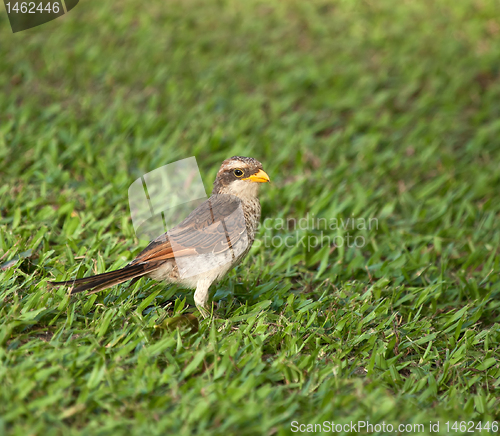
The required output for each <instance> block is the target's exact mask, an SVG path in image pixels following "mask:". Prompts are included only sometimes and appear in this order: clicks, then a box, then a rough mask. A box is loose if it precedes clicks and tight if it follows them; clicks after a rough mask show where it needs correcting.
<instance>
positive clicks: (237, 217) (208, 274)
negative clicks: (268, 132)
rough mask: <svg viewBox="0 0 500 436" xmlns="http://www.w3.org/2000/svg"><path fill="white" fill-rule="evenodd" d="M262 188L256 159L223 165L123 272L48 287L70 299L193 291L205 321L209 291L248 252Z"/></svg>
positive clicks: (264, 179)
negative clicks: (171, 288)
mask: <svg viewBox="0 0 500 436" xmlns="http://www.w3.org/2000/svg"><path fill="white" fill-rule="evenodd" d="M266 182H270V178H269V176H268V174H267V173H266V172H265V171H264V169H263V167H262V164H261V163H260V162H259V161H258V160H257V159H254V158H251V157H244V156H233V157H231V158H229V159H226V160H225V161H224V162H222V165H221V166H220V169H219V171H218V172H217V176H216V178H215V181H214V184H213V189H212V193H211V196H210V197H209V198H208V199H207V200H205V201H204V202H203V203H202V204H200V205H199V206H198V207H197V208H196V209H194V210H193V211H192V212H191V213H190V214H189V215H188V216H187V217H186V218H185V219H184V220H183V221H182V222H180V223H179V224H178V225H176V226H174V227H172V228H171V229H170V230H169V231H167V232H165V233H163V234H161V235H160V236H158V237H156V238H154V239H153V240H151V242H150V243H149V244H148V245H147V247H146V248H145V249H144V250H143V251H142V252H140V253H139V254H138V255H137V256H136V257H135V258H134V259H133V260H132V261H131V262H130V263H128V264H127V265H126V266H125V267H123V268H121V269H118V270H115V271H110V272H105V273H103V274H98V275H94V276H90V277H86V278H81V279H74V280H67V281H61V282H50V285H51V286H71V287H72V288H71V291H70V293H71V294H76V293H79V292H84V291H89V293H95V292H100V291H102V290H105V289H108V288H110V287H112V286H114V285H117V284H120V283H124V282H127V281H129V280H132V284H133V283H135V282H136V281H137V280H139V279H140V278H141V277H148V278H151V279H153V280H157V281H165V282H167V283H171V284H174V283H175V284H178V285H180V286H181V287H185V288H188V289H195V293H194V302H195V305H196V307H197V309H198V310H199V312H200V314H201V315H202V316H203V317H204V318H207V317H209V316H210V310H209V306H208V299H209V288H210V286H211V285H212V284H214V283H217V282H218V281H220V280H221V279H222V278H223V277H224V276H225V275H226V273H227V272H228V271H229V270H231V269H232V268H233V267H234V266H236V265H237V264H238V263H240V262H241V260H242V259H243V258H244V257H245V256H246V255H247V254H248V251H249V250H250V248H251V247H252V244H253V242H254V240H255V235H256V231H257V227H258V224H259V221H260V215H261V206H260V202H259V198H258V193H259V186H260V184H261V183H266Z"/></svg>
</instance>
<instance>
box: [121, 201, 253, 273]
mask: <svg viewBox="0 0 500 436" xmlns="http://www.w3.org/2000/svg"><path fill="white" fill-rule="evenodd" d="M244 235H246V225H245V219H244V216H243V209H242V206H241V201H240V200H239V199H238V198H237V197H235V196H232V195H214V196H212V197H210V198H209V199H208V200H207V201H205V202H204V203H202V204H201V205H200V206H199V207H197V208H196V209H195V210H194V211H193V212H191V213H190V214H189V215H188V217H187V218H186V219H185V220H184V221H182V222H181V223H180V224H179V225H178V226H176V227H174V228H173V229H172V230H170V231H168V232H167V233H164V234H163V235H160V236H159V237H157V238H156V239H154V240H153V241H151V242H150V243H149V245H148V246H147V247H146V248H145V249H144V250H143V251H142V252H141V253H140V254H139V255H138V256H137V257H136V258H135V259H134V260H133V261H132V262H131V263H130V264H129V265H135V264H138V263H144V262H152V261H154V262H157V261H164V260H167V259H172V258H174V257H184V256H193V255H198V254H204V253H214V254H216V253H221V252H223V251H225V250H228V249H230V248H231V247H232V246H234V244H235V243H236V242H237V241H239V240H240V239H241V238H242V237H243V236H244Z"/></svg>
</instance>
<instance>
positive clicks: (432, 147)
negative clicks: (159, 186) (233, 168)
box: [0, 0, 500, 436]
mask: <svg viewBox="0 0 500 436" xmlns="http://www.w3.org/2000/svg"><path fill="white" fill-rule="evenodd" d="M499 17H500V4H499V3H497V2H494V1H487V0H461V1H452V0H443V1H440V2H434V1H430V0H422V1H418V2H416V1H415V2H410V1H407V2H402V1H398V0H377V1H358V0H352V1H341V0H338V1H327V0H307V1H303V0H300V1H299V0H280V1H278V0H268V1H266V2H264V1H259V0H248V1H238V0H220V1H216V0H182V1H180V0H172V1H169V2H162V1H150V2H138V1H131V0H121V1H119V2H118V1H115V2H97V1H82V2H80V4H79V5H78V6H77V7H76V8H75V9H74V10H73V11H71V12H70V13H69V14H68V15H67V16H65V17H63V18H60V19H57V20H55V21H52V22H50V23H48V24H45V25H43V26H40V27H37V28H34V29H31V30H27V31H25V32H20V33H16V34H12V33H11V30H10V27H9V23H8V20H7V16H6V14H5V13H4V14H2V15H1V17H0V64H1V70H0V180H1V184H0V258H1V260H0V264H1V265H3V267H2V270H1V271H0V434H9V435H10V434H12V435H23V436H24V435H35V434H36V435H72V434H75V435H76V434H87V435H105V434H113V435H117V434H127V435H141V436H142V435H149V434H161V435H167V434H168V435H170V434H176V435H189V434H192V433H193V432H197V433H199V434H203V435H211V434H212V435H221V434H238V435H274V434H277V435H283V434H290V433H294V432H293V429H294V427H293V426H292V425H291V423H292V422H293V421H296V422H297V425H299V424H322V423H323V422H324V421H329V422H331V421H333V422H335V423H341V424H345V423H350V422H358V421H365V422H366V421H369V422H370V423H371V424H376V423H383V422H384V423H386V424H392V425H394V427H395V428H396V427H397V426H398V425H399V424H410V425H414V424H424V425H425V428H424V430H423V431H421V429H418V427H416V429H417V431H415V432H413V433H412V434H416V433H419V434H427V433H429V432H430V430H429V425H430V421H432V423H434V424H435V423H437V422H438V421H439V423H440V432H441V433H446V432H447V431H446V430H447V427H446V422H450V426H451V425H452V424H453V422H455V421H473V422H474V423H478V422H482V423H483V425H484V424H485V423H487V422H489V423H491V422H492V421H493V420H494V419H495V418H497V419H498V418H499V417H500V412H499V411H500V399H499V396H500V365H499V360H498V359H499V358H498V356H499V349H500V279H499V275H498V271H499V262H500V229H499V217H500V200H499V191H500V170H499V164H500V44H499V39H500V18H499ZM232 155H247V156H253V157H255V158H257V159H259V160H261V161H262V162H263V164H264V168H265V169H266V171H267V172H268V174H269V175H270V176H271V179H272V184H270V185H268V186H264V187H263V189H262V190H261V201H262V206H263V216H262V221H263V222H265V224H266V225H265V226H262V227H261V229H260V233H259V239H260V241H261V243H260V244H256V245H255V246H254V247H253V248H252V251H251V252H250V255H249V256H248V258H247V259H246V261H245V262H244V263H243V264H241V265H240V266H239V267H238V268H236V269H235V270H234V271H232V272H231V273H230V274H229V276H228V277H227V278H226V279H225V280H224V281H223V282H222V283H220V284H219V285H218V286H217V287H216V288H214V289H213V292H212V296H213V299H214V300H217V301H218V302H219V305H218V309H217V310H216V316H215V317H214V318H213V319H209V320H200V324H199V329H198V331H195V330H196V329H195V330H189V329H187V328H184V329H177V330H172V329H170V330H168V329H166V328H163V327H162V326H165V323H168V322H169V319H170V318H171V317H173V316H176V315H179V314H181V313H184V314H187V313H191V312H193V313H195V311H194V308H193V297H192V292H185V291H183V290H182V289H177V288H174V287H167V286H165V285H162V284H158V283H155V282H151V281H148V280H141V281H139V282H138V283H137V284H135V285H134V286H133V287H131V288H127V286H123V285H122V286H117V287H115V288H112V289H110V290H107V291H104V292H101V293H99V294H96V295H92V296H85V295H78V296H76V297H72V298H70V297H69V296H68V295H67V289H66V288H58V289H49V288H48V286H47V282H48V281H51V280H54V279H60V280H64V279H70V278H73V277H77V276H78V277H83V276H86V275H90V274H93V273H96V272H104V271H106V270H111V269H115V268H118V267H121V266H124V265H125V264H126V263H127V261H128V260H130V259H131V258H132V257H133V256H135V255H136V254H138V252H139V251H140V250H141V248H142V247H143V246H144V244H142V245H141V244H140V243H139V241H138V240H137V239H136V237H135V234H134V230H133V227H132V223H131V220H130V215H129V209H128V198H127V190H128V187H129V185H130V184H131V183H132V182H133V181H134V180H135V179H136V178H137V177H139V176H141V175H142V174H145V173H147V172H148V171H151V170H153V169H155V168H158V167H160V166H162V165H165V164H167V163H170V162H174V161H176V160H179V159H182V158H185V157H189V156H196V158H197V161H198V164H199V166H200V170H201V174H202V177H203V180H204V183H205V186H206V188H207V191H208V192H210V189H211V183H212V181H213V178H214V177H215V173H216V171H217V169H218V166H219V165H220V162H221V161H222V160H223V159H225V158H227V157H230V156H232ZM307 217H309V224H308V225H302V227H303V228H300V226H299V224H300V223H301V221H300V219H304V218H307ZM293 219H295V220H296V223H297V226H296V227H295V228H294V227H293V225H292V224H293V221H292V220H293ZM348 219H349V220H350V221H349V222H347V220H348ZM264 220H266V221H264ZM341 220H342V221H341ZM370 220H371V221H370ZM283 222H288V223H287V225H284V224H283ZM304 223H305V220H303V221H302V224H304ZM353 223H355V225H353ZM363 223H365V225H363ZM313 224H317V225H313ZM321 238H323V240H321ZM328 238H330V240H328ZM332 240H334V241H335V242H337V246H335V245H333V244H332ZM284 241H286V242H287V244H288V245H289V246H288V247H287V246H285V245H284ZM341 241H343V242H344V244H343V246H340V245H341V243H340V242H341ZM354 241H356V243H354ZM348 245H350V246H348ZM13 259H14V260H15V259H18V260H17V261H14V262H9V261H11V260H13ZM158 325H159V326H160V328H155V326H158ZM474 425H476V424H474ZM467 428H469V427H467ZM374 433H376V434H385V433H384V432H383V431H375V430H374ZM396 433H397V431H396V430H395V431H394V434H396ZM449 433H450V434H465V432H464V431H461V430H460V429H458V431H457V432H455V431H452V430H450V431H449ZM483 433H484V431H483ZM294 434H296V433H294Z"/></svg>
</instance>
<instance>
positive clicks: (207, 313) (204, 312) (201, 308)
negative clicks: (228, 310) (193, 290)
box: [196, 304, 210, 319]
mask: <svg viewBox="0 0 500 436" xmlns="http://www.w3.org/2000/svg"><path fill="white" fill-rule="evenodd" d="M196 308H197V309H198V310H199V311H200V313H201V316H202V317H203V318H204V319H207V318H209V317H210V310H209V309H208V307H207V306H206V305H201V304H197V305H196Z"/></svg>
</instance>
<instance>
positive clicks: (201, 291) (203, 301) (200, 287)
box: [194, 280, 212, 318]
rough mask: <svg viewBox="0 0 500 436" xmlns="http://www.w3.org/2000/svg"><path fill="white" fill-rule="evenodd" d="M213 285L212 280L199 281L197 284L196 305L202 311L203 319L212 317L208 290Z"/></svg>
mask: <svg viewBox="0 0 500 436" xmlns="http://www.w3.org/2000/svg"><path fill="white" fill-rule="evenodd" d="M211 284H212V281H211V280H199V281H198V283H197V284H196V291H195V292H194V304H196V307H197V308H198V310H199V311H200V313H201V315H202V316H203V318H208V317H209V316H210V310H209V307H208V289H209V288H210V285H211Z"/></svg>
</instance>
